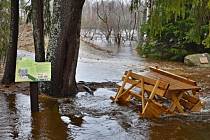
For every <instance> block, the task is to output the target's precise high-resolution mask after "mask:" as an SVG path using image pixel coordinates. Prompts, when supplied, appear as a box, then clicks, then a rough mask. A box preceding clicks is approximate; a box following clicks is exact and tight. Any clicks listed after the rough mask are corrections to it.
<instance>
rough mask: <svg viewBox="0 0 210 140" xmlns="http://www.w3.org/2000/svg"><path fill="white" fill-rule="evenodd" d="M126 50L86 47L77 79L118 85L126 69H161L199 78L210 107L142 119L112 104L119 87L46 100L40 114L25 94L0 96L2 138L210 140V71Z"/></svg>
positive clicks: (0, 138) (41, 102) (81, 53)
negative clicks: (145, 57) (104, 50)
mask: <svg viewBox="0 0 210 140" xmlns="http://www.w3.org/2000/svg"><path fill="white" fill-rule="evenodd" d="M133 52H134V50H133V49H132V48H130V47H124V48H122V49H120V50H117V51H116V52H115V53H113V54H106V53H104V52H100V51H94V50H91V49H87V48H83V49H82V51H81V52H80V59H79V64H78V70H77V80H78V81H107V80H110V81H117V80H119V79H120V77H121V74H122V73H123V71H124V70H127V69H132V70H134V71H137V72H139V71H145V70H147V69H148V66H150V65H158V66H160V67H161V68H163V69H165V70H168V71H171V72H173V73H176V74H179V75H183V76H187V77H189V78H191V79H193V80H196V81H197V82H198V84H199V86H201V87H202V91H201V93H202V95H201V98H202V99H204V100H205V101H206V102H207V104H206V107H205V108H204V110H203V111H202V112H201V113H198V114H190V115H189V116H177V117H164V118H161V119H159V120H147V119H142V118H139V115H138V113H137V112H136V111H135V110H132V109H130V108H128V107H125V106H119V105H117V104H115V103H112V102H111V100H110V96H112V95H114V94H115V89H97V90H96V91H95V93H94V96H92V95H89V94H88V93H84V92H81V93H79V94H78V95H77V96H76V97H75V98H65V99H52V98H47V97H43V96H41V97H40V98H39V101H40V104H39V106H40V112H38V113H31V112H30V98H29V96H28V95H24V94H21V93H16V94H4V93H0V140H10V139H17V140H19V139H21V140H22V139H35V140H46V139H52V140H65V139H70V140H71V139H75V140H109V139H110V140H141V139H152V140H160V139H161V140H164V139H166V140H168V139H172V140H173V139H180V140H182V139H183V140H205V139H206V140H208V139H210V111H209V108H210V98H209V95H210V70H209V69H208V68H195V67H187V66H184V65H183V64H182V63H174V62H160V61H149V60H145V59H143V58H138V57H137V56H136V54H135V53H133ZM127 53H128V54H129V55H127Z"/></svg>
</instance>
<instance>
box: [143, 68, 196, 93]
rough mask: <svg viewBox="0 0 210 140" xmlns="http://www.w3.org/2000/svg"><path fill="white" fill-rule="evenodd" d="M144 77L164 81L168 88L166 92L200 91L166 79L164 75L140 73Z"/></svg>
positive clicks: (168, 78) (174, 80) (185, 84)
mask: <svg viewBox="0 0 210 140" xmlns="http://www.w3.org/2000/svg"><path fill="white" fill-rule="evenodd" d="M142 74H143V75H144V76H147V77H150V78H153V79H158V78H159V79H161V81H164V82H166V83H169V85H170V86H169V88H168V90H170V91H182V90H196V91H197V90H200V88H199V87H198V86H193V85H190V84H187V83H183V82H181V81H179V80H176V79H173V78H170V77H167V76H165V75H161V74H160V73H157V72H144V73H142Z"/></svg>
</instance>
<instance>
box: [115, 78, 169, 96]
mask: <svg viewBox="0 0 210 140" xmlns="http://www.w3.org/2000/svg"><path fill="white" fill-rule="evenodd" d="M135 82H136V81H135V80H130V79H128V80H127V84H126V85H125V87H124V88H125V89H127V88H128V86H127V85H128V84H131V85H132V84H134V83H135ZM121 84H122V82H120V83H118V86H121ZM136 87H137V88H139V89H140V88H141V83H139V84H137V85H136ZM153 88H154V86H153V85H148V84H146V83H144V90H145V91H148V92H152V90H153ZM166 92H167V90H163V89H160V88H157V89H156V94H157V95H159V96H162V97H163V96H165V94H166Z"/></svg>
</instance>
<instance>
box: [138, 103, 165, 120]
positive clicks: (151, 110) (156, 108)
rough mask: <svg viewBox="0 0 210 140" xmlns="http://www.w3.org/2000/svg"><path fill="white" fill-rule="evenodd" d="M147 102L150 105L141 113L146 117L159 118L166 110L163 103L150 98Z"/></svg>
mask: <svg viewBox="0 0 210 140" xmlns="http://www.w3.org/2000/svg"><path fill="white" fill-rule="evenodd" d="M147 103H148V107H147V108H146V109H145V110H144V111H143V112H142V113H140V115H141V116H142V117H144V118H159V117H160V115H161V114H163V113H164V112H165V111H166V110H165V109H164V108H163V107H162V105H160V104H158V103H156V102H155V101H153V100H150V99H149V100H148V102H147Z"/></svg>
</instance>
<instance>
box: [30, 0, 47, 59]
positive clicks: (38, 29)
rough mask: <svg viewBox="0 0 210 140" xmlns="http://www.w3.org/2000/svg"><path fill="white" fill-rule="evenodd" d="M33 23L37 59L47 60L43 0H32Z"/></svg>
mask: <svg viewBox="0 0 210 140" xmlns="http://www.w3.org/2000/svg"><path fill="white" fill-rule="evenodd" d="M31 4H32V23H33V37H34V47H35V61H36V62H44V61H45V51H44V19H43V0H32V1H31Z"/></svg>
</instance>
